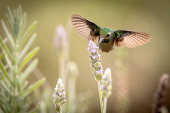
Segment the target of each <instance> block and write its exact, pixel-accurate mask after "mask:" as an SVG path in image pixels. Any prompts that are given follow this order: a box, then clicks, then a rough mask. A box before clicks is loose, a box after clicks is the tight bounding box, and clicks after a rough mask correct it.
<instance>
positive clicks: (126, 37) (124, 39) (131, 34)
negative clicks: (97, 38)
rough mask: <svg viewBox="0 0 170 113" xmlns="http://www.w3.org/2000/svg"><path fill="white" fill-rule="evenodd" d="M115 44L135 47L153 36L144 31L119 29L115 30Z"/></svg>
mask: <svg viewBox="0 0 170 113" xmlns="http://www.w3.org/2000/svg"><path fill="white" fill-rule="evenodd" d="M113 37H114V38H115V41H114V43H115V45H116V46H117V47H128V48H134V47H136V46H140V45H143V44H145V43H147V42H149V40H150V39H151V36H150V35H149V34H147V33H143V32H135V31H126V30H117V31H115V32H114V34H113Z"/></svg>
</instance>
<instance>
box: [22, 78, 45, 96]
mask: <svg viewBox="0 0 170 113" xmlns="http://www.w3.org/2000/svg"><path fill="white" fill-rule="evenodd" d="M45 80H46V79H45V78H42V79H40V80H39V81H37V82H35V83H34V84H32V85H30V86H29V87H28V88H27V89H26V90H25V91H24V92H22V93H21V94H20V95H19V96H27V95H28V94H30V93H31V92H32V91H33V90H34V89H35V88H37V87H39V86H40V85H42V84H43V83H44V82H45Z"/></svg>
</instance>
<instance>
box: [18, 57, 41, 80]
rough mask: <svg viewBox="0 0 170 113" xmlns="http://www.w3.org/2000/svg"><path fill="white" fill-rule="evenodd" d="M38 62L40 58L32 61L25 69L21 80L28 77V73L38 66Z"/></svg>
mask: <svg viewBox="0 0 170 113" xmlns="http://www.w3.org/2000/svg"><path fill="white" fill-rule="evenodd" d="M37 64H38V59H34V60H33V61H32V62H31V64H29V66H28V67H27V69H26V70H25V71H24V73H23V74H22V75H21V77H20V80H21V81H24V80H25V79H26V78H27V77H28V75H29V74H30V73H31V72H32V71H33V70H34V68H35V67H36V66H37Z"/></svg>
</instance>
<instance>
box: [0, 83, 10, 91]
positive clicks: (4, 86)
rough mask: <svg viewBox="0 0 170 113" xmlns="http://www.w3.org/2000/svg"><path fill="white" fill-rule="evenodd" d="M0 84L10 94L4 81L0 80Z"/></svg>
mask: <svg viewBox="0 0 170 113" xmlns="http://www.w3.org/2000/svg"><path fill="white" fill-rule="evenodd" d="M1 86H2V87H3V89H5V90H6V91H7V92H8V93H9V94H11V91H10V89H9V88H8V86H7V85H6V84H5V83H4V81H1Z"/></svg>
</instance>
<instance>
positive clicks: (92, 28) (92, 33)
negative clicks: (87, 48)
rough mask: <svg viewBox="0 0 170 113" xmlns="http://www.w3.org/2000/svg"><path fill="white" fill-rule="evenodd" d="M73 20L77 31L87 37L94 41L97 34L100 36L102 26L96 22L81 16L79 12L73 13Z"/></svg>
mask: <svg viewBox="0 0 170 113" xmlns="http://www.w3.org/2000/svg"><path fill="white" fill-rule="evenodd" d="M71 22H72V24H73V26H74V27H75V29H76V30H77V32H78V33H79V34H80V35H81V36H82V37H83V38H85V39H87V40H89V41H90V40H92V41H94V40H95V39H96V38H97V36H99V32H100V29H101V28H100V27H99V26H97V25H96V24H95V23H93V22H91V21H89V20H87V19H85V18H83V17H82V16H79V15H77V14H73V15H72V16H71Z"/></svg>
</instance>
